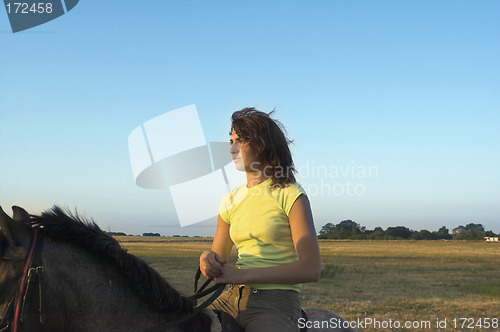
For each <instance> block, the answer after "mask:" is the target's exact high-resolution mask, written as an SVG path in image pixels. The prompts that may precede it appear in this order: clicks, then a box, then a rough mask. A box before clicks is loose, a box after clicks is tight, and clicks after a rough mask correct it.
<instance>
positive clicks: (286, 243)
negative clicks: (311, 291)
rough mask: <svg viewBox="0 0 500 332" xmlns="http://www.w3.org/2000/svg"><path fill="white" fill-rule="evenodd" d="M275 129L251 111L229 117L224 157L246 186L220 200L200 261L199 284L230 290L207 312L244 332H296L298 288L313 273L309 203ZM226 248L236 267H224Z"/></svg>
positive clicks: (316, 262) (315, 255)
mask: <svg viewBox="0 0 500 332" xmlns="http://www.w3.org/2000/svg"><path fill="white" fill-rule="evenodd" d="M271 113H272V112H271ZM271 113H270V114H271ZM280 125H281V124H280V123H279V122H278V121H276V120H273V119H272V118H271V117H270V116H269V114H266V113H263V112H260V111H257V110H256V109H254V108H245V109H243V110H241V111H237V112H235V113H234V114H233V115H232V126H231V132H230V135H231V140H230V142H231V148H230V153H231V155H232V157H233V160H234V163H235V166H236V168H237V169H238V170H241V171H245V172H246V176H247V183H246V184H244V185H242V186H240V187H238V188H235V189H233V190H232V191H231V193H230V194H228V195H227V196H226V197H225V198H224V199H223V201H222V203H221V206H220V209H219V216H218V220H217V231H216V233H215V237H214V241H213V243H212V249H211V250H207V251H205V252H204V253H203V254H202V255H201V257H200V267H201V270H202V272H203V274H204V275H205V276H206V277H207V278H214V281H215V282H216V283H226V284H230V285H229V287H228V289H227V290H226V291H225V292H224V293H223V294H222V295H221V296H220V297H219V298H218V299H217V300H216V301H215V302H214V303H213V304H212V309H216V310H222V311H225V312H227V313H229V314H230V315H231V316H233V317H234V318H235V319H236V321H237V322H238V323H239V324H240V325H241V326H242V327H243V328H244V329H245V331H247V332H253V331H255V332H262V331H274V332H277V331H298V323H297V320H298V318H299V317H300V300H299V291H300V283H303V282H312V281H317V280H318V279H319V277H320V273H321V261H320V253H319V246H318V240H317V237H316V231H315V229H314V223H313V218H312V213H311V208H310V206H309V200H308V199H307V196H306V194H305V192H304V190H303V189H302V188H301V187H300V185H298V184H297V183H296V181H295V177H294V172H295V168H294V165H293V160H292V156H291V153H290V150H289V148H288V143H289V141H288V140H287V138H286V137H285V134H284V133H283V130H281V127H280ZM233 244H235V245H236V247H237V248H238V260H237V262H236V266H234V265H231V264H228V263H227V260H228V258H229V255H230V252H231V248H232V246H233Z"/></svg>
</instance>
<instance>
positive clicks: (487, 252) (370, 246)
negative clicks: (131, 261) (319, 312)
mask: <svg viewBox="0 0 500 332" xmlns="http://www.w3.org/2000/svg"><path fill="white" fill-rule="evenodd" d="M117 239H118V240H119V241H120V243H121V245H122V246H123V247H124V248H127V249H128V250H129V252H130V253H132V254H135V255H137V256H139V257H141V258H142V259H144V260H145V261H147V262H148V263H149V264H150V265H151V266H152V267H153V268H155V269H156V270H157V271H159V272H160V273H161V274H162V275H163V276H164V277H165V278H166V279H167V280H168V281H169V282H170V283H171V284H172V285H174V286H175V287H176V288H177V289H178V290H179V291H181V292H182V293H183V294H185V295H190V294H192V291H193V290H192V288H193V279H194V273H195V271H196V268H197V266H198V258H199V255H200V254H201V253H202V252H203V251H204V250H205V249H208V248H210V244H211V239H203V238H167V237H161V238H155V237H150V238H147V237H117ZM320 248H321V256H322V264H323V271H322V277H321V279H320V281H319V282H317V283H311V284H304V285H303V286H302V293H301V295H302V306H303V307H313V308H319V309H326V310H330V311H333V312H336V313H338V314H340V315H341V316H343V317H344V318H346V319H348V320H349V321H356V322H360V323H361V326H358V327H359V330H364V331H369V330H378V331H381V330H391V327H392V329H393V330H405V329H404V328H403V327H405V324H410V325H406V326H408V327H411V328H409V329H406V330H415V331H416V330H436V329H437V328H436V326H440V327H443V329H441V330H443V331H452V330H464V331H479V330H480V331H487V330H490V331H493V330H495V331H496V330H500V328H498V319H500V309H499V308H500V245H499V244H498V243H486V242H461V241H330V240H321V241H320ZM235 255H236V252H233V255H232V258H233V261H234V259H235V258H236V256H235ZM445 319H446V321H444V320H445ZM495 319H496V320H495ZM370 320H371V321H370ZM495 322H496V324H495ZM377 324H378V325H377ZM488 326H490V328H489V329H488V328H485V327H488ZM384 327H385V328H384ZM395 327H400V328H395ZM445 327H446V328H445ZM493 327H496V328H493Z"/></svg>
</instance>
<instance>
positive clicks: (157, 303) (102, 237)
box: [0, 206, 193, 313]
mask: <svg viewBox="0 0 500 332" xmlns="http://www.w3.org/2000/svg"><path fill="white" fill-rule="evenodd" d="M30 223H31V224H32V225H39V226H42V228H41V231H43V234H44V235H46V236H47V237H49V238H51V239H52V240H57V241H65V242H67V243H70V244H74V245H77V246H80V247H82V248H84V249H85V250H87V251H90V252H93V253H95V254H98V255H99V256H104V257H107V258H108V259H109V260H110V261H112V262H113V263H115V264H116V265H117V266H118V267H119V269H120V270H121V273H122V274H123V275H124V276H125V277H126V278H127V279H128V282H129V285H130V287H131V288H132V289H134V290H135V291H136V292H138V294H139V296H140V297H141V298H142V299H143V300H144V301H145V302H147V303H148V304H149V305H150V306H151V307H152V308H153V309H155V310H157V311H159V312H164V313H189V312H192V311H193V303H192V302H191V301H190V300H189V299H187V298H186V297H183V296H181V295H180V294H179V292H178V291H177V290H176V289H174V288H173V287H172V286H170V285H169V284H168V283H167V281H166V280H165V279H164V278H163V277H162V276H161V275H160V274H159V273H158V272H157V271H155V270H154V269H152V268H151V267H150V266H149V265H147V263H145V262H144V261H142V260H141V259H139V258H137V257H136V256H134V255H131V254H128V253H127V252H126V251H125V250H124V249H122V248H121V247H120V244H119V243H118V241H116V240H115V239H114V238H113V237H111V236H109V235H108V234H106V233H105V232H103V231H102V230H101V229H100V228H99V226H97V225H96V223H95V222H94V221H93V220H90V221H89V220H85V219H83V218H81V217H80V216H79V215H78V213H75V214H72V213H71V212H68V211H64V210H63V209H61V208H60V207H58V206H54V207H53V208H52V209H51V210H48V211H45V212H43V213H42V214H41V215H39V216H32V218H31V220H30ZM1 242H2V241H1V239H0V244H1Z"/></svg>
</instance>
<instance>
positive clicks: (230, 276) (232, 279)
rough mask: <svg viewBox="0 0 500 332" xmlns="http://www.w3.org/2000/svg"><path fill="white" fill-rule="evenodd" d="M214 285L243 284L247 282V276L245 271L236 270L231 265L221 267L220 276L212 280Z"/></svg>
mask: <svg viewBox="0 0 500 332" xmlns="http://www.w3.org/2000/svg"><path fill="white" fill-rule="evenodd" d="M214 282H215V283H216V284H236V285H240V284H244V283H246V282H247V274H246V271H245V270H242V269H238V268H237V267H236V266H234V265H231V264H224V266H222V274H221V275H219V276H218V277H216V278H215V279H214Z"/></svg>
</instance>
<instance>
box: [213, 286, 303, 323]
mask: <svg viewBox="0 0 500 332" xmlns="http://www.w3.org/2000/svg"><path fill="white" fill-rule="evenodd" d="M209 309H214V310H221V311H224V312H227V313H228V314H230V315H231V316H233V317H234V319H236V321H237V322H238V323H239V324H240V325H241V326H242V327H243V328H244V329H245V332H263V331H272V332H281V331H283V332H298V331H299V327H298V319H299V318H300V315H301V312H300V297H299V293H298V292H296V291H293V290H284V289H255V288H249V287H247V286H244V285H230V286H229V287H228V289H227V290H225V291H224V292H223V293H222V294H221V295H220V296H219V297H218V298H217V299H216V300H215V301H214V302H213V303H212V304H211V305H210V307H209Z"/></svg>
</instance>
